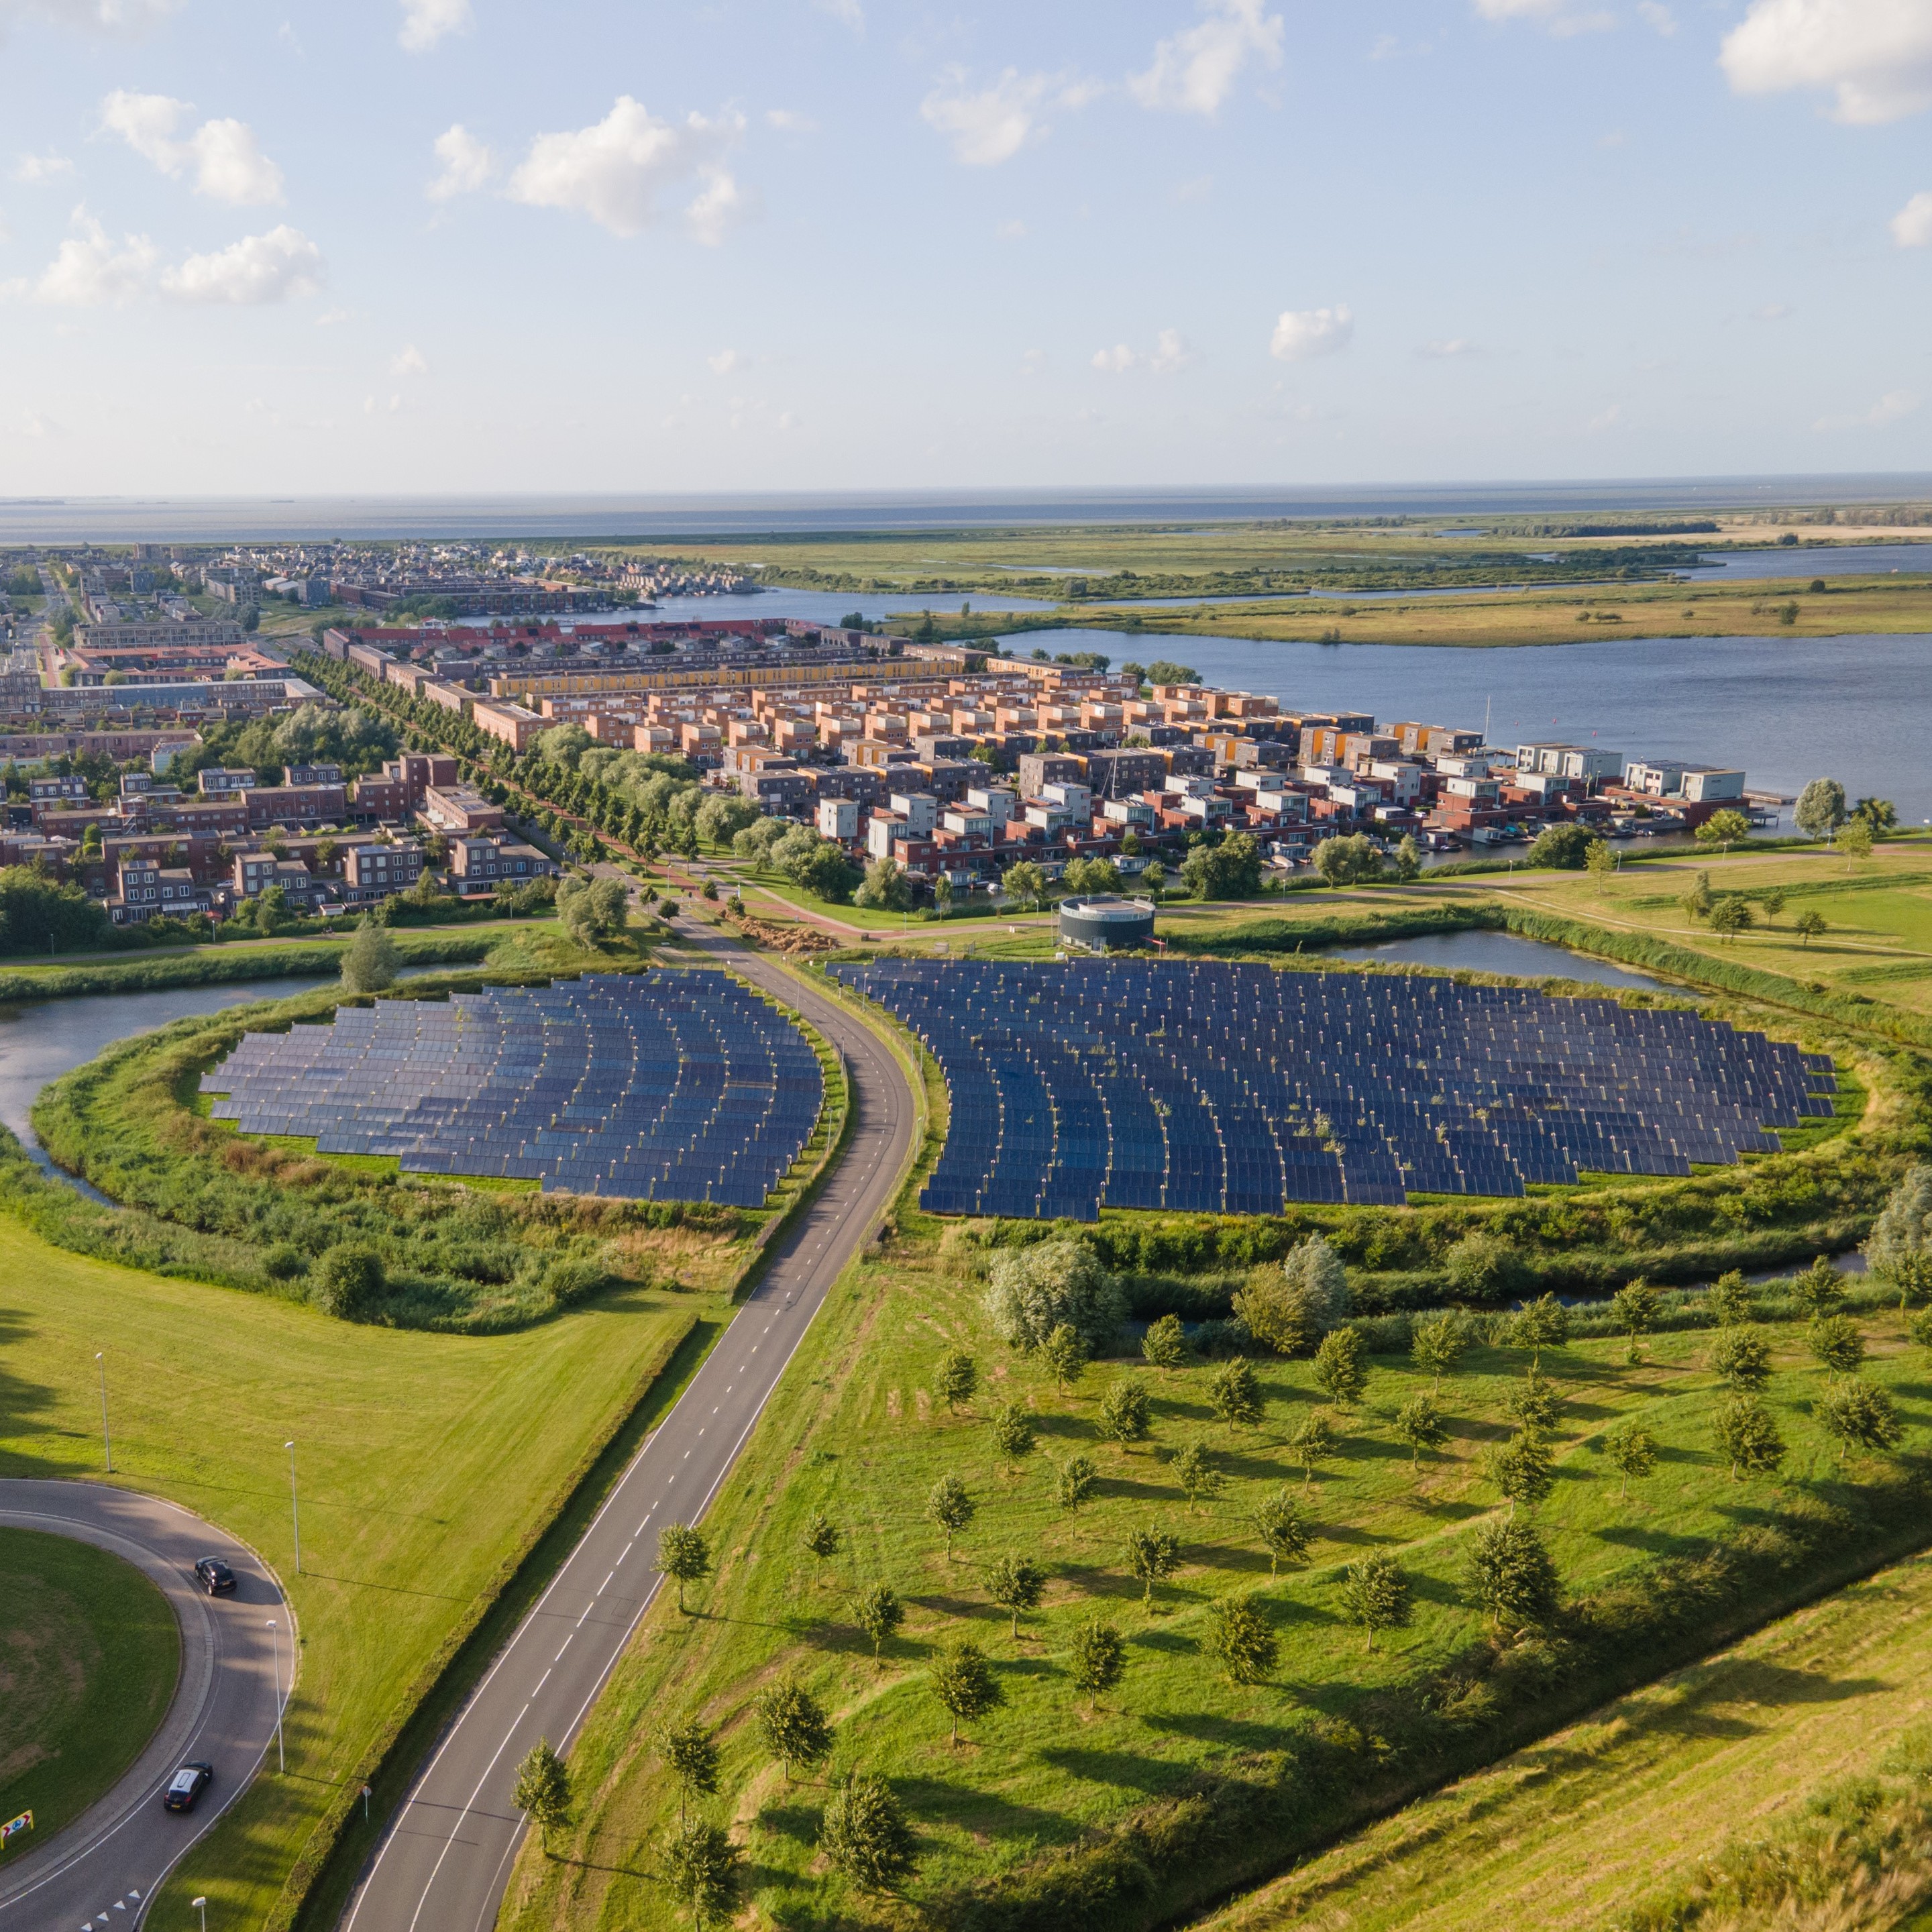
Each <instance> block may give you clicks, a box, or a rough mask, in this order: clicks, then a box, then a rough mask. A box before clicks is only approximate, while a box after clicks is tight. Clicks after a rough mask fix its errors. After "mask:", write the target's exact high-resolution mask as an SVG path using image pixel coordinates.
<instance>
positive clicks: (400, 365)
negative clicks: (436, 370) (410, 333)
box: [389, 342, 429, 376]
mask: <svg viewBox="0 0 1932 1932" xmlns="http://www.w3.org/2000/svg"><path fill="white" fill-rule="evenodd" d="M389 374H391V375H392V376H427V375H428V374H429V362H428V359H427V358H425V356H424V354H423V353H422V350H420V349H419V348H418V347H416V344H414V343H413V342H409V343H405V344H404V345H403V347H402V348H401V350H398V352H397V353H396V355H395V358H394V359H392V361H391V362H390V364H389Z"/></svg>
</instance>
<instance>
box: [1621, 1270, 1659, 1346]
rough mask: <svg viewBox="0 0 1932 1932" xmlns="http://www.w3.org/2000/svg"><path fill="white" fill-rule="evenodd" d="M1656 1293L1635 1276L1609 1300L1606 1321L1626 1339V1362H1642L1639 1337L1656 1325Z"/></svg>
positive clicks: (1641, 1341)
mask: <svg viewBox="0 0 1932 1932" xmlns="http://www.w3.org/2000/svg"><path fill="white" fill-rule="evenodd" d="M1657 1311H1658V1294H1657V1290H1656V1289H1654V1288H1652V1286H1651V1285H1650V1283H1649V1282H1647V1281H1646V1280H1644V1278H1643V1276H1641V1275H1639V1276H1638V1277H1637V1279H1636V1280H1634V1281H1627V1282H1625V1284H1624V1285H1623V1286H1622V1288H1620V1289H1618V1290H1617V1292H1616V1294H1615V1295H1613V1296H1612V1297H1611V1298H1610V1319H1611V1320H1612V1321H1613V1322H1616V1325H1617V1326H1618V1328H1619V1329H1620V1330H1622V1332H1623V1333H1624V1334H1625V1335H1626V1336H1628V1337H1629V1339H1630V1355H1629V1360H1630V1361H1631V1363H1632V1364H1636V1363H1638V1362H1640V1361H1643V1338H1644V1337H1645V1336H1646V1335H1648V1334H1649V1333H1650V1331H1652V1329H1653V1328H1655V1327H1656V1325H1657Z"/></svg>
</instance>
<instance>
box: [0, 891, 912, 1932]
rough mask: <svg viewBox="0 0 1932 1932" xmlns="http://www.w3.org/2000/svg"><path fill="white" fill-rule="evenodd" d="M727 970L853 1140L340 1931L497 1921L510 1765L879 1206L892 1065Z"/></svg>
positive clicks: (905, 1144)
mask: <svg viewBox="0 0 1932 1932" xmlns="http://www.w3.org/2000/svg"><path fill="white" fill-rule="evenodd" d="M679 926H680V929H681V930H682V933H683V935H684V936H685V938H686V939H687V940H688V941H694V942H695V943H697V944H700V945H703V946H704V947H706V949H707V950H717V951H718V952H719V953H725V952H726V950H727V949H725V948H724V946H723V945H722V944H721V942H719V941H716V940H715V939H714V938H712V936H711V935H709V932H708V931H707V930H706V929H705V928H703V926H698V925H697V924H695V923H694V922H691V921H690V920H688V919H680V920H679ZM728 956H729V957H730V962H731V964H732V965H733V967H734V968H736V969H737V970H738V971H739V972H740V973H742V974H744V976H745V977H746V978H747V979H748V980H751V981H752V982H754V983H756V984H757V985H758V986H760V987H762V988H763V989H766V990H767V991H769V992H772V993H773V994H774V995H776V996H777V997H778V998H780V999H781V1000H783V1001H785V1002H786V1003H787V1004H788V1005H790V1006H791V1007H793V1008H795V1009H796V1010H798V1011H799V1012H801V1013H803V1014H804V1015H805V1017H806V1018H807V1019H809V1020H810V1021H811V1023H812V1025H814V1026H815V1027H817V1028H818V1030H819V1031H820V1032H821V1033H822V1034H824V1035H825V1037H826V1038H827V1039H828V1040H830V1041H832V1043H833V1044H834V1045H835V1046H836V1047H837V1048H838V1050H839V1052H841V1053H842V1054H843V1055H844V1058H845V1064H846V1067H847V1070H848V1073H849V1075H850V1081H851V1085H852V1088H853V1095H854V1100H855V1103H856V1118H855V1121H854V1124H853V1136H852V1139H851V1141H850V1143H849V1145H848V1146H847V1150H846V1153H845V1156H844V1159H843V1160H842V1161H841V1163H840V1164H839V1166H838V1169H837V1170H836V1171H835V1172H834V1173H833V1174H832V1175H831V1177H830V1178H829V1180H828V1181H826V1184H825V1186H824V1187H823V1190H821V1191H820V1194H819V1196H818V1198H817V1200H816V1201H815V1202H814V1204H813V1205H812V1207H811V1209H810V1211H808V1213H807V1214H805V1215H804V1216H803V1217H801V1219H800V1220H799V1222H798V1223H796V1225H795V1226H793V1228H792V1229H791V1230H790V1232H789V1233H788V1234H787V1235H785V1236H784V1237H783V1238H781V1241H780V1242H779V1243H778V1245H777V1246H776V1247H775V1250H774V1251H773V1253H772V1257H771V1259H770V1262H769V1265H767V1267H766V1272H765V1274H764V1277H763V1281H762V1282H761V1283H760V1286H758V1288H757V1289H756V1290H755V1291H754V1292H753V1293H752V1295H751V1296H750V1297H749V1298H748V1299H747V1300H746V1301H745V1303H744V1304H743V1305H742V1307H740V1309H739V1311H738V1313H737V1314H736V1316H735V1317H734V1318H733V1320H732V1322H731V1325H730V1328H727V1330H726V1331H725V1332H724V1335H723V1336H722V1337H720V1338H719V1340H718V1342H717V1343H716V1344H715V1346H714V1347H713V1348H712V1351H711V1353H710V1354H709V1356H708V1357H707V1358H706V1360H705V1362H704V1364H703V1367H701V1368H700V1370H698V1372H697V1375H696V1376H694V1378H693V1379H692V1380H691V1383H690V1385H689V1386H688V1388H686V1390H685V1393H684V1394H683V1395H682V1397H680V1398H679V1401H678V1403H677V1405H676V1407H675V1408H673V1409H672V1410H671V1412H670V1414H669V1415H667V1416H666V1417H665V1418H664V1421H663V1422H662V1423H661V1424H659V1425H658V1427H657V1428H656V1429H655V1430H654V1431H653V1432H652V1434H651V1435H650V1436H649V1438H648V1439H646V1442H645V1443H644V1445H643V1448H641V1449H640V1450H639V1451H638V1452H637V1457H636V1458H635V1460H634V1461H633V1462H632V1463H631V1466H630V1467H629V1468H628V1469H626V1470H625V1472H624V1474H623V1475H622V1478H620V1479H619V1481H618V1484H617V1485H616V1488H615V1489H614V1490H613V1491H612V1493H611V1495H610V1499H609V1500H608V1501H607V1502H606V1503H605V1504H604V1507H603V1508H602V1509H601V1511H599V1512H598V1515H597V1517H596V1519H595V1521H594V1522H593V1523H592V1524H591V1526H590V1527H589V1529H587V1530H586V1532H584V1535H583V1539H582V1541H580V1543H579V1544H577V1547H576V1549H575V1550H573V1551H572V1552H571V1555H570V1556H569V1558H568V1559H567V1560H566V1562H565V1564H564V1566H563V1568H562V1570H561V1571H559V1573H558V1574H557V1576H556V1580H555V1581H554V1582H553V1583H551V1585H550V1588H549V1589H547V1590H546V1591H545V1592H544V1595H543V1596H542V1598H541V1600H540V1601H538V1603H537V1604H536V1605H535V1607H534V1608H533V1609H532V1610H531V1611H530V1613H529V1616H527V1617H526V1618H525V1619H524V1620H523V1623H522V1625H520V1627H519V1628H518V1629H517V1632H516V1634H515V1635H514V1637H511V1639H510V1640H509V1642H508V1644H507V1645H506V1646H505V1648H504V1649H503V1650H502V1652H501V1653H500V1654H499V1655H498V1657H497V1658H496V1661H495V1662H494V1663H493V1664H492V1665H491V1666H490V1670H489V1671H488V1673H487V1675H486V1676H484V1679H483V1681H482V1682H481V1684H479V1685H478V1687H477V1688H476V1689H475V1691H473V1692H472V1694H471V1695H470V1697H469V1701H468V1703H466V1704H465V1705H464V1706H463V1710H462V1712H461V1713H460V1715H459V1716H458V1718H457V1719H456V1721H455V1723H454V1724H453V1725H452V1727H451V1728H450V1729H449V1730H448V1731H447V1732H446V1733H445V1734H444V1736H443V1739H441V1741H440V1743H439V1744H438V1745H437V1748H436V1750H435V1752H434V1754H433V1755H432V1757H431V1759H430V1760H429V1762H428V1764H427V1765H426V1766H425V1767H424V1769H423V1770H422V1772H421V1773H420V1774H419V1775H418V1778H417V1779H416V1784H415V1785H414V1787H413V1788H412V1790H411V1791H410V1795H409V1796H408V1798H407V1800H406V1801H405V1802H404V1805H403V1807H402V1808H401V1811H400V1812H399V1813H398V1815H397V1817H395V1820H393V1821H392V1823H391V1825H390V1826H389V1830H388V1831H387V1832H386V1833H385V1835H384V1836H383V1841H382V1843H381V1844H380V1846H379V1847H378V1848H377V1852H376V1853H375V1855H374V1858H373V1860H372V1861H371V1865H370V1867H369V1869H368V1872H367V1873H366V1874H365V1876H364V1878H363V1879H362V1883H361V1885H360V1886H359V1888H358V1890H357V1891H356V1895H355V1897H354V1898H353V1900H352V1901H351V1903H350V1907H349V1910H348V1912H347V1918H346V1921H345V1922H346V1924H347V1927H348V1928H349V1932H482V1928H484V1927H487V1926H490V1925H491V1924H493V1923H494V1922H495V1920H496V1908H497V1903H498V1901H499V1900H500V1898H501V1897H502V1891H503V1887H504V1884H505V1881H506V1879H507V1878H508V1873H509V1870H510V1864H511V1859H512V1858H513V1857H514V1855H515V1852H516V1849H517V1844H518V1843H519V1842H520V1840H521V1838H522V1837H523V1817H522V1814H520V1812H518V1811H517V1808H516V1807H515V1806H514V1804H512V1802H511V1791H512V1790H513V1788H514V1785H515V1783H516V1775H517V1766H518V1764H519V1763H520V1762H521V1760H523V1757H524V1755H525V1754H526V1753H527V1752H528V1751H529V1749H530V1748H531V1747H532V1745H535V1743H536V1742H537V1741H538V1739H541V1738H547V1739H549V1740H550V1743H551V1744H552V1745H554V1746H556V1748H558V1749H559V1750H562V1749H563V1748H565V1747H566V1746H567V1745H568V1743H569V1742H570V1740H571V1738H572V1737H573V1736H574V1735H575V1734H576V1732H577V1727H578V1726H579V1725H580V1724H581V1723H582V1722H583V1718H584V1715H585V1713H586V1712H587V1711H588V1710H589V1708H590V1705H591V1703H592V1700H594V1699H595V1697H596V1695H597V1694H598V1691H600V1690H601V1688H603V1685H604V1680H605V1679H606V1678H607V1677H608V1676H609V1675H610V1670H611V1668H612V1667H613V1665H614V1664H616V1661H617V1659H618V1658H619V1656H620V1655H622V1652H623V1651H624V1649H625V1645H626V1644H627V1643H628V1642H629V1640H630V1638H631V1633H632V1632H633V1631H634V1630H635V1629H636V1628H637V1624H638V1622H639V1620H640V1619H641V1618H642V1617H643V1614H644V1612H645V1610H646V1609H647V1608H648V1607H649V1604H650V1603H651V1600H652V1598H653V1597H655V1595H656V1594H657V1591H658V1584H659V1582H660V1579H659V1578H658V1576H657V1575H656V1574H655V1571H653V1570H652V1567H651V1566H652V1562H654V1560H655V1557H656V1555H657V1539H658V1532H659V1531H660V1530H661V1529H664V1527H665V1526H667V1524H670V1523H694V1522H696V1521H697V1520H699V1519H700V1517H702V1516H703V1514H704V1511H705V1507H706V1505H707V1504H708V1503H709V1502H710V1500H711V1499H712V1496H714V1495H715V1493H716V1492H717V1490H718V1485H719V1484H721V1482H722V1481H724V1478H725V1476H726V1475H727V1473H728V1472H730V1468H731V1466H732V1464H733V1462H734V1461H735V1460H736V1457H737V1455H738V1452H739V1450H740V1449H741V1448H742V1447H743V1445H744V1443H745V1439H746V1438H747V1437H748V1436H749V1435H750V1433H751V1428H752V1425H753V1424H754V1423H756V1421H757V1419H758V1416H759V1414H760V1412H761V1411H762V1410H763V1407H764V1406H765V1403H766V1400H767V1398H768V1397H769V1396H770V1394H771V1393H772V1390H773V1388H775V1387H776V1385H777V1383H778V1378H779V1376H781V1374H782V1373H784V1367H785V1364H787V1362H788V1361H790V1359H791V1356H792V1354H793V1351H794V1350H795V1349H796V1348H797V1346H798V1345H799V1342H800V1341H801V1340H802V1339H803V1337H804V1334H805V1330H806V1329H807V1328H808V1327H809V1326H810V1325H811V1319H812V1317H813V1316H814V1315H815V1314H816V1313H817V1311H818V1309H819V1307H820V1304H821V1303H822V1302H823V1300H824V1298H825V1295H826V1291H827V1290H828V1289H829V1288H830V1287H831V1286H832V1283H833V1282H834V1281H835V1280H837V1279H838V1275H839V1273H840V1271H841V1270H842V1269H843V1268H844V1266H845V1264H846V1263H847V1262H848V1261H849V1260H850V1259H851V1257H852V1256H853V1254H854V1253H856V1251H857V1250H858V1249H859V1247H861V1246H862V1244H864V1243H865V1241H866V1240H868V1238H870V1236H871V1234H872V1233H873V1232H874V1229H877V1226H878V1225H879V1222H880V1217H881V1216H882V1215H883V1213H884V1211H885V1210H886V1207H887V1206H888V1205H889V1203H890V1202H891V1199H892V1193H893V1190H894V1188H895V1184H896V1183H897V1181H898V1178H899V1175H900V1172H901V1169H902V1167H903V1166H904V1161H905V1158H906V1156H907V1154H908V1152H909V1151H910V1148H911V1145H912V1137H913V1132H914V1130H915V1126H916V1113H915V1108H914V1103H913V1095H912V1092H911V1090H910V1087H909V1085H907V1079H906V1076H905V1074H904V1072H903V1070H901V1067H900V1066H899V1064H898V1061H896V1060H895V1059H894V1058H893V1057H892V1054H891V1052H889V1050H888V1049H886V1047H885V1046H884V1045H883V1043H881V1042H880V1040H879V1039H878V1038H877V1036H876V1035H875V1034H873V1033H872V1032H871V1031H870V1030H869V1029H868V1028H866V1027H865V1026H864V1025H862V1024H861V1023H860V1022H858V1021H857V1020H856V1019H853V1017H852V1016H851V1015H850V1013H848V1012H847V1011H846V1010H844V1009H843V1008H842V1007H839V1006H838V1005H837V1004H835V1003H834V1002H833V1001H831V1000H829V999H828V998H825V997H824V996H823V995H820V994H818V993H816V992H811V991H810V990H808V989H805V988H802V987H801V986H799V983H798V982H797V981H796V980H793V979H792V978H791V977H790V976H789V975H788V974H785V973H784V972H783V971H781V969H780V968H778V967H777V966H776V965H774V964H773V963H772V962H771V961H769V960H768V959H761V958H760V957H759V956H757V955H756V954H754V953H739V952H737V951H736V950H730V953H729V955H728ZM77 1923H78V1921H77ZM0 1932H6V1928H5V1927H4V1925H0Z"/></svg>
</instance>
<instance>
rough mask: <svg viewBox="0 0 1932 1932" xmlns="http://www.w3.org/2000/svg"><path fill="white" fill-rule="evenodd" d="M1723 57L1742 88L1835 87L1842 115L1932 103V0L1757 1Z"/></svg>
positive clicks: (1866, 116)
mask: <svg viewBox="0 0 1932 1932" xmlns="http://www.w3.org/2000/svg"><path fill="white" fill-rule="evenodd" d="M1719 64H1720V65H1721V66H1722V67H1723V68H1724V74H1725V76H1726V77H1727V79H1728V80H1730V83H1731V86H1732V87H1733V89H1735V90H1736V92H1738V93H1739V94H1780V93H1784V92H1787V91H1789V90H1790V89H1793V88H1799V87H1823V88H1829V89H1831V90H1832V95H1833V96H1834V98H1835V103H1836V105H1835V110H1834V112H1835V115H1836V118H1838V119H1839V120H1841V121H1851V122H1853V123H1855V124H1860V125H1864V126H1871V125H1874V124H1877V123H1879V122H1881V121H1897V120H1899V119H1900V118H1903V116H1904V115H1908V114H1915V113H1918V112H1919V111H1920V110H1921V109H1922V108H1924V107H1932V0H1752V6H1751V11H1750V12H1749V13H1747V14H1746V15H1745V17H1744V19H1743V20H1742V22H1740V23H1739V25H1738V26H1736V27H1734V28H1732V30H1731V31H1730V33H1729V34H1727V35H1726V36H1725V37H1724V48H1723V51H1722V52H1721V55H1719Z"/></svg>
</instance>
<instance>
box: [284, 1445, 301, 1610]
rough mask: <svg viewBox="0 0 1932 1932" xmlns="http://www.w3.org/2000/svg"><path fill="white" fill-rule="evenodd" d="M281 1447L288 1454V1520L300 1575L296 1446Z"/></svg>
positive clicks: (299, 1512)
mask: <svg viewBox="0 0 1932 1932" xmlns="http://www.w3.org/2000/svg"><path fill="white" fill-rule="evenodd" d="M282 1447H283V1448H284V1449H286V1450H287V1451H288V1452H289V1520H290V1522H291V1523H293V1525H294V1526H295V1532H296V1575H297V1576H298V1577H299V1576H300V1575H301V1574H302V1499H301V1497H300V1496H299V1495H298V1494H297V1493H296V1445H294V1444H293V1442H284V1444H283V1445H282Z"/></svg>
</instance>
